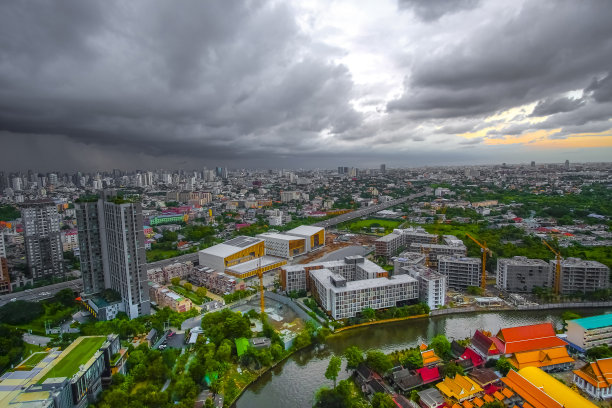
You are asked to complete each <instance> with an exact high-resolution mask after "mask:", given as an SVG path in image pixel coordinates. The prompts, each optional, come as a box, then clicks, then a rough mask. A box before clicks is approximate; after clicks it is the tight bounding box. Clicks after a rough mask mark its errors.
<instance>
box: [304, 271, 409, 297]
mask: <svg viewBox="0 0 612 408" xmlns="http://www.w3.org/2000/svg"><path fill="white" fill-rule="evenodd" d="M333 275H334V273H333V272H331V271H330V270H329V269H326V268H323V269H316V270H313V271H310V276H311V277H313V278H315V277H316V278H317V279H318V280H319V281H320V282H321V283H322V284H323V286H325V287H326V288H328V289H331V290H332V291H334V292H348V291H352V290H361V289H369V288H381V287H385V286H389V285H399V284H402V283H413V282H414V283H416V282H417V281H416V279H414V278H413V277H412V276H409V275H396V276H393V277H391V278H374V279H362V280H356V281H352V282H347V283H346V286H343V287H336V286H334V285H332V283H331V282H330V280H329V277H330V276H333Z"/></svg>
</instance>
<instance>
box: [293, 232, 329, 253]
mask: <svg viewBox="0 0 612 408" xmlns="http://www.w3.org/2000/svg"><path fill="white" fill-rule="evenodd" d="M285 234H286V235H293V236H295V237H300V238H304V239H305V240H306V252H310V251H314V250H315V249H318V248H322V247H324V246H325V228H323V227H315V226H313V225H300V226H299V227H296V228H293V229H290V230H289V231H285Z"/></svg>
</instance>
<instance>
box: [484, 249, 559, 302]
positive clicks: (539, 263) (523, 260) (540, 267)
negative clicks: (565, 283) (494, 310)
mask: <svg viewBox="0 0 612 408" xmlns="http://www.w3.org/2000/svg"><path fill="white" fill-rule="evenodd" d="M495 286H496V287H497V288H498V289H500V290H506V291H508V292H517V293H531V291H532V290H533V288H534V287H536V286H538V287H541V288H550V287H552V280H551V275H550V269H549V266H548V263H546V261H543V260H541V259H530V258H527V257H525V256H515V257H513V258H499V259H498V260H497V275H496V279H495Z"/></svg>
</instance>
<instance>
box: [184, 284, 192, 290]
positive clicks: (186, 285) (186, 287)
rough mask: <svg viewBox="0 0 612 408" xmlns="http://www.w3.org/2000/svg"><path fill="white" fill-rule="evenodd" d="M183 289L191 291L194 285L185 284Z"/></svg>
mask: <svg viewBox="0 0 612 408" xmlns="http://www.w3.org/2000/svg"><path fill="white" fill-rule="evenodd" d="M183 287H184V288H185V289H186V290H188V291H191V289H193V285H192V284H191V283H189V282H185V284H184V285H183Z"/></svg>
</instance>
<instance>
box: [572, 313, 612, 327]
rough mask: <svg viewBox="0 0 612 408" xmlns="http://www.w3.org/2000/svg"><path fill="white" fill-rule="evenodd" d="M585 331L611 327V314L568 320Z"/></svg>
mask: <svg viewBox="0 0 612 408" xmlns="http://www.w3.org/2000/svg"><path fill="white" fill-rule="evenodd" d="M570 322H572V323H576V324H577V325H579V326H580V327H582V328H583V329H586V330H591V329H599V328H602V327H608V326H612V313H609V314H603V315H599V316H592V317H583V318H582V319H575V320H570Z"/></svg>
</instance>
